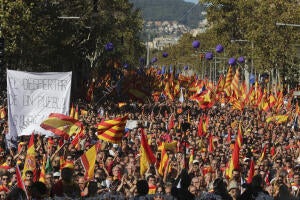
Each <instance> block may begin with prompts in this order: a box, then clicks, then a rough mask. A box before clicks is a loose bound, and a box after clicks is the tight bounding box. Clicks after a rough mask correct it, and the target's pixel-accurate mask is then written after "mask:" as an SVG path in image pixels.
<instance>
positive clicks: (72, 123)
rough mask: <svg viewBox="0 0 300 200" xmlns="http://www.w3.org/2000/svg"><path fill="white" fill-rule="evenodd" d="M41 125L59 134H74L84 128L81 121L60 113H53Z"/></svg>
mask: <svg viewBox="0 0 300 200" xmlns="http://www.w3.org/2000/svg"><path fill="white" fill-rule="evenodd" d="M40 126H41V127H42V128H43V129H46V130H48V131H51V132H52V133H54V134H56V135H58V136H72V135H73V134H78V133H80V132H81V131H82V130H83V125H82V123H81V122H80V121H78V120H76V119H73V118H71V117H69V116H66V115H63V114H59V113H51V114H50V115H49V117H48V119H46V120H45V121H43V122H42V124H41V125H40Z"/></svg>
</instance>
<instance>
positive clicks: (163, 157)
mask: <svg viewBox="0 0 300 200" xmlns="http://www.w3.org/2000/svg"><path fill="white" fill-rule="evenodd" d="M168 160H169V156H168V154H167V151H166V149H165V147H164V144H163V145H162V150H161V159H160V163H159V168H158V173H159V175H161V176H163V175H164V172H165V170H166V168H167V166H168Z"/></svg>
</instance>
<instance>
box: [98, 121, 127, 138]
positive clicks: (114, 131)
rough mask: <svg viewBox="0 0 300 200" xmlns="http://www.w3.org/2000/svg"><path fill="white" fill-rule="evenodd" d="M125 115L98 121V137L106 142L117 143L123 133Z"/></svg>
mask: <svg viewBox="0 0 300 200" xmlns="http://www.w3.org/2000/svg"><path fill="white" fill-rule="evenodd" d="M126 121H127V116H124V117H118V118H114V119H111V120H106V121H102V122H100V123H99V124H98V125H97V126H98V138H99V139H100V140H104V141H106V142H110V143H114V144H119V143H121V141H122V137H123V135H124V129H125V125H126Z"/></svg>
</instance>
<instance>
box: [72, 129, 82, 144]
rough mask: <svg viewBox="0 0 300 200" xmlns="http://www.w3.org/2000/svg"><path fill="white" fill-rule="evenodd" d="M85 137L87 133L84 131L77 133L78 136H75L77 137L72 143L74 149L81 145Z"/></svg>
mask: <svg viewBox="0 0 300 200" xmlns="http://www.w3.org/2000/svg"><path fill="white" fill-rule="evenodd" d="M84 135H85V132H84V131H81V132H80V133H77V134H76V135H75V137H74V138H73V140H72V141H71V144H72V145H73V146H74V147H76V146H77V145H78V144H79V142H80V140H81V139H82V138H83V137H84Z"/></svg>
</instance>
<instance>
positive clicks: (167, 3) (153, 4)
mask: <svg viewBox="0 0 300 200" xmlns="http://www.w3.org/2000/svg"><path fill="white" fill-rule="evenodd" d="M130 2H132V3H133V4H134V6H135V7H136V8H139V9H141V11H142V13H143V17H144V19H145V20H146V21H165V20H166V21H173V20H177V21H179V22H180V23H182V24H184V25H187V26H189V27H191V28H193V27H196V26H197V25H198V22H199V21H200V20H202V19H203V16H202V15H201V12H202V11H203V10H204V9H203V7H202V6H201V5H199V4H198V5H196V6H195V4H193V3H188V2H184V1H183V0H130ZM193 7H194V8H193Z"/></svg>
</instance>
